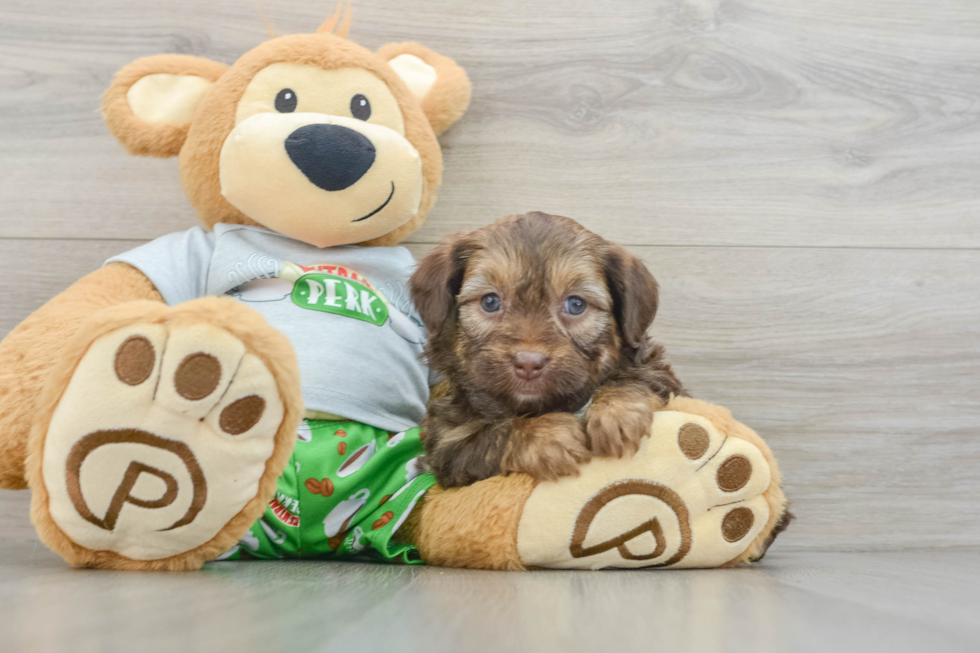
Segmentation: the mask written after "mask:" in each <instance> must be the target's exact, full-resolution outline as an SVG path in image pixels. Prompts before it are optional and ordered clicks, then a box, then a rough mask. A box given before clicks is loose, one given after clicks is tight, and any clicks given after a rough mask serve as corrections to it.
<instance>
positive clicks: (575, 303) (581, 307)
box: [565, 295, 588, 315]
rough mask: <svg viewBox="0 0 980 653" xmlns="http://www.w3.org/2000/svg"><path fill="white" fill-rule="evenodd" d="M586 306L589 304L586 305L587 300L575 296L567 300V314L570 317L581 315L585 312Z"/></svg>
mask: <svg viewBox="0 0 980 653" xmlns="http://www.w3.org/2000/svg"><path fill="white" fill-rule="evenodd" d="M586 306H588V304H586V303H585V300H584V299H582V298H581V297H576V296H575V295H572V296H571V297H569V298H568V299H566V300H565V312H566V313H568V314H569V315H581V314H582V313H584V312H585V307H586Z"/></svg>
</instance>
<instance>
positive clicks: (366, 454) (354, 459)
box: [337, 440, 378, 478]
mask: <svg viewBox="0 0 980 653" xmlns="http://www.w3.org/2000/svg"><path fill="white" fill-rule="evenodd" d="M377 448H378V446H377V444H376V443H375V442H374V440H371V441H370V442H368V443H367V444H364V445H361V446H360V447H358V448H357V449H355V450H354V451H352V452H351V455H349V456H347V459H346V460H344V462H343V463H341V465H340V468H339V469H337V476H339V477H340V478H347V477H348V476H350V475H351V474H353V473H354V472H356V471H357V470H359V469H360V468H361V467H364V464H365V463H367V461H368V460H370V459H371V456H373V455H374V453H375V451H377Z"/></svg>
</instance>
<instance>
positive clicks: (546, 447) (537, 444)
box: [500, 413, 592, 481]
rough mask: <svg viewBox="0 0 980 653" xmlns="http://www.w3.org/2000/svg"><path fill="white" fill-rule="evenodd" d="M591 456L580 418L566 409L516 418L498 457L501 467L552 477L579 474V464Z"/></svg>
mask: <svg viewBox="0 0 980 653" xmlns="http://www.w3.org/2000/svg"><path fill="white" fill-rule="evenodd" d="M591 459H592V455H591V454H590V453H589V450H588V448H587V447H586V446H585V433H584V431H583V430H582V423H581V421H580V420H579V419H578V418H577V417H575V416H574V415H570V414H568V413H548V414H547V415H542V416H541V417H534V418H531V419H524V420H519V424H516V425H515V427H514V431H513V432H512V434H511V437H510V442H508V444H507V449H506V450H505V451H504V456H503V459H502V460H501V461H500V471H501V473H503V474H507V473H510V472H523V473H525V474H528V475H529V476H531V477H533V478H534V479H535V480H538V481H555V480H558V479H559V478H561V477H562V476H578V474H579V466H580V465H582V464H583V463H587V462H588V461H589V460H591Z"/></svg>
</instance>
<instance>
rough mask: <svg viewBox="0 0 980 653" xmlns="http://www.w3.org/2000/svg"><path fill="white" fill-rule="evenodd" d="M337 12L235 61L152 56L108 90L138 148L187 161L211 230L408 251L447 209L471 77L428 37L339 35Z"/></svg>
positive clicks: (107, 111) (185, 174) (125, 140)
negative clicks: (263, 231) (380, 42)
mask: <svg viewBox="0 0 980 653" xmlns="http://www.w3.org/2000/svg"><path fill="white" fill-rule="evenodd" d="M349 15H350V14H349V13H348V16H349ZM337 18H338V15H337V14H335V15H334V17H333V19H331V20H328V21H327V23H325V24H324V25H323V26H322V27H321V28H320V30H318V32H317V33H316V34H294V35H290V36H282V37H279V38H273V39H271V40H269V41H266V42H264V43H262V44H261V45H259V46H258V47H256V48H255V49H253V50H251V51H250V52H247V53H246V54H245V55H243V56H242V57H241V58H240V59H239V60H238V61H236V62H235V63H234V64H233V65H231V66H230V67H229V66H226V65H224V64H221V63H217V62H214V61H211V60H208V59H203V58H199V57H191V56H186V55H176V54H165V55H158V56H153V57H146V58H142V59H138V60H136V61H134V62H133V63H131V64H129V65H128V66H126V67H125V68H123V69H122V70H120V71H119V72H118V73H117V74H116V77H115V79H114V81H113V83H112V85H111V86H110V87H109V89H108V90H107V91H106V93H105V96H104V100H103V104H102V112H103V115H104V116H105V119H106V123H107V124H108V126H109V129H110V131H111V132H112V133H113V135H115V136H116V138H118V139H119V141H120V142H121V143H122V144H123V145H124V146H125V147H126V149H127V150H129V152H130V153H132V154H139V155H146V156H158V157H170V156H179V157H180V172H181V180H182V183H183V186H184V190H185V192H186V193H187V196H188V198H189V199H190V201H191V203H192V204H193V205H194V207H195V208H196V209H197V212H198V216H199V218H200V219H201V221H202V222H204V223H205V224H206V225H207V226H209V227H210V226H212V225H214V224H216V223H219V222H224V223H231V224H250V225H261V226H263V227H266V228H268V229H272V230H274V231H277V232H279V233H281V234H284V235H286V236H289V237H291V238H295V239H297V240H301V241H304V242H306V243H309V244H312V245H315V246H317V247H331V246H335V245H345V244H355V243H359V244H365V245H393V244H395V243H398V242H400V241H401V240H402V239H404V238H405V237H406V236H407V235H408V234H410V233H412V232H413V231H415V230H416V229H418V227H419V226H420V225H421V224H422V222H423V221H424V220H425V216H426V214H427V213H428V211H429V209H430V208H431V207H432V204H433V202H434V201H435V197H436V190H437V189H438V187H439V184H440V182H441V179H442V152H441V150H440V149H439V143H438V141H437V140H436V135H437V134H439V133H441V132H443V131H444V130H445V129H447V128H448V127H449V126H450V125H451V124H453V123H454V122H456V120H458V119H459V118H460V116H462V114H463V112H464V111H465V110H466V107H467V106H468V104H469V99H470V83H469V80H468V79H467V76H466V73H465V72H464V71H463V69H462V68H460V67H459V66H458V65H457V64H456V63H455V62H454V61H452V60H451V59H449V58H447V57H444V56H441V55H439V54H436V53H435V52H432V51H431V50H429V49H427V48H425V47H423V46H421V45H418V44H416V43H393V44H389V45H386V46H384V47H382V48H381V49H379V50H378V51H377V52H372V51H370V50H368V49H366V48H363V47H361V46H359V45H356V44H354V43H352V42H350V41H349V40H347V39H346V38H345V36H346V31H347V27H348V25H349V20H345V22H344V24H342V25H341V28H340V29H339V30H338V32H339V33H333V32H334V28H335V26H336V23H337Z"/></svg>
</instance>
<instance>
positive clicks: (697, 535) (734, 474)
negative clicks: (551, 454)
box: [517, 411, 772, 569]
mask: <svg viewBox="0 0 980 653" xmlns="http://www.w3.org/2000/svg"><path fill="white" fill-rule="evenodd" d="M771 480H772V476H771V473H770V465H769V462H768V461H767V460H766V456H765V455H763V452H762V451H761V450H760V449H759V448H758V447H756V446H755V445H753V444H752V443H750V442H748V441H747V440H744V439H741V438H738V437H729V436H728V435H727V434H725V433H723V432H721V431H720V430H719V428H717V427H716V425H715V424H713V423H712V422H711V421H709V420H708V419H706V418H704V417H702V416H700V415H694V414H689V413H681V412H676V411H664V412H658V413H656V414H655V416H654V421H653V427H652V429H651V432H650V437H649V438H647V439H644V441H643V443H642V445H641V447H640V450H639V452H638V453H637V454H636V455H635V456H634V457H633V458H632V459H629V460H614V459H599V460H595V461H593V462H591V463H590V464H588V465H585V466H584V467H583V468H582V473H581V475H580V476H578V477H577V478H566V479H562V480H560V481H558V482H556V483H541V484H539V485H538V486H537V487H536V488H535V489H534V491H533V492H532V493H531V495H530V497H529V498H528V500H527V503H526V504H525V506H524V511H523V515H522V517H521V521H520V526H519V528H518V536H517V548H518V552H519V555H520V558H521V561H522V562H523V563H524V564H525V565H527V566H536V567H562V568H586V569H600V568H603V567H675V568H676V567H718V566H722V565H724V564H726V563H728V562H730V561H734V560H736V559H738V558H739V557H740V556H741V555H742V554H743V553H745V552H746V551H747V549H749V547H750V545H751V544H752V543H753V542H754V540H755V538H756V537H757V536H758V535H759V534H760V532H762V530H763V529H764V528H766V527H767V526H768V525H769V518H770V504H769V501H768V500H767V497H766V496H763V493H765V492H766V491H767V490H768V489H769V487H770V483H771Z"/></svg>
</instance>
